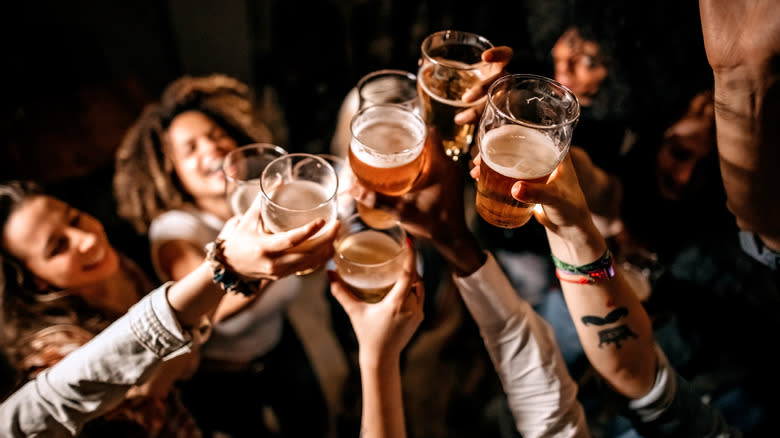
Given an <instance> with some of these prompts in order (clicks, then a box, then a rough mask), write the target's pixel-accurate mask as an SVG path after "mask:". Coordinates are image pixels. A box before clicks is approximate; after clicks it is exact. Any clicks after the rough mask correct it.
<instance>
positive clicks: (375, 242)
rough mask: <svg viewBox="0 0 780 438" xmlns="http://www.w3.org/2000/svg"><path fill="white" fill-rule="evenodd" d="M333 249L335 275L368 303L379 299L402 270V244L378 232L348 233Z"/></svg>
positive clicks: (366, 230) (388, 289)
mask: <svg viewBox="0 0 780 438" xmlns="http://www.w3.org/2000/svg"><path fill="white" fill-rule="evenodd" d="M335 248H336V255H335V257H334V258H333V261H334V262H335V264H336V270H337V272H338V273H339V276H341V278H342V280H344V282H345V283H346V284H347V286H348V288H349V290H350V291H351V292H352V293H353V294H355V296H357V297H358V298H360V299H362V300H364V301H367V302H369V303H376V302H378V301H381V300H382V298H384V297H385V295H387V293H388V292H389V291H390V289H391V288H392V287H393V285H394V284H395V282H396V280H398V277H399V276H400V274H401V271H402V269H403V257H401V255H402V254H403V243H402V242H399V241H398V240H396V239H394V238H393V237H391V236H390V235H388V234H385V233H383V232H381V231H375V230H371V229H365V230H363V231H358V232H356V233H354V234H349V235H347V236H346V237H343V238H341V239H340V240H338V241H337V242H336V244H335Z"/></svg>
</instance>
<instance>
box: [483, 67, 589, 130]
mask: <svg viewBox="0 0 780 438" xmlns="http://www.w3.org/2000/svg"><path fill="white" fill-rule="evenodd" d="M511 79H536V80H540V81H541V82H546V83H548V84H552V85H553V86H556V87H559V88H561V89H562V90H563V92H564V93H565V94H566V95H569V96H571V98H572V101H573V102H574V106H575V108H576V113H575V114H574V115H573V116H572V117H571V118H570V119H569V120H566V121H564V122H561V123H556V124H553V125H540V124H538V123H533V122H529V121H527V120H521V119H517V118H515V117H513V116H511V115H509V114H507V113H506V112H504V111H503V110H502V109H500V108H499V107H498V106H497V105H496V103H495V102H494V101H493V93H494V92H495V90H496V89H497V88H498V87H499V86H500V85H501V84H503V83H504V82H507V81H509V80H511ZM487 104H488V105H490V106H491V107H492V108H493V109H494V110H496V112H498V113H499V114H501V115H502V116H503V117H504V118H506V119H509V120H511V121H512V122H514V123H517V124H518V125H523V126H527V127H529V128H534V129H539V130H550V129H556V128H560V127H561V126H566V125H571V124H574V123H576V122H577V120H579V118H580V110H581V107H580V101H579V99H577V95H576V94H574V92H573V91H571V90H570V89H569V88H568V87H566V86H565V85H563V84H561V83H560V82H558V81H556V80H555V79H551V78H548V77H546V76H541V75H535V74H528V73H515V74H508V75H504V76H501V77H500V78H498V79H496V80H495V81H494V82H493V83H492V84H491V85H490V88H488V92H487Z"/></svg>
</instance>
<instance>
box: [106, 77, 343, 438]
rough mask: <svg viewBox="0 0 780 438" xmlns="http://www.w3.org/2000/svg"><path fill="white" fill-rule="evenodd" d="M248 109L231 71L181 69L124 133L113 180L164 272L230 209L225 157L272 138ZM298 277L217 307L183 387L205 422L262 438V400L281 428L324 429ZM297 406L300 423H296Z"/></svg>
mask: <svg viewBox="0 0 780 438" xmlns="http://www.w3.org/2000/svg"><path fill="white" fill-rule="evenodd" d="M254 107H255V104H254V101H253V96H252V93H251V92H250V89H249V88H248V87H247V86H246V85H245V84H243V83H241V82H239V81H237V80H235V79H233V78H230V77H227V76H224V75H211V76H206V77H190V76H185V77H182V78H180V79H178V80H176V81H174V82H173V83H171V84H170V85H169V86H168V87H167V88H166V89H165V90H164V92H163V94H162V97H161V99H160V101H159V102H157V103H155V104H152V105H149V106H148V107H147V108H146V109H145V110H144V112H143V114H142V115H141V116H140V118H139V119H138V120H137V121H136V123H135V124H134V125H133V126H132V127H131V129H130V130H129V131H128V133H127V134H126V136H125V138H124V139H123V141H122V144H121V145H120V147H119V149H118V151H117V158H116V174H115V178H114V191H115V196H116V199H117V201H118V205H119V214H120V215H121V216H122V217H124V218H125V219H127V220H128V221H130V222H131V223H132V224H134V226H135V227H136V229H137V230H138V232H140V233H148V235H149V240H150V247H151V252H152V254H151V257H152V263H153V265H154V267H155V270H156V271H157V274H158V275H159V276H160V278H161V279H162V280H178V279H180V278H182V277H183V276H185V275H187V274H188V273H189V272H191V271H192V270H193V269H195V268H196V267H197V266H198V265H199V263H200V261H201V260H202V259H203V255H204V249H203V248H204V245H205V244H206V243H208V242H210V241H212V240H214V238H215V237H216V236H217V234H218V233H219V230H220V229H221V228H222V226H223V224H224V223H225V221H226V220H228V219H229V218H230V217H231V216H232V212H231V209H230V205H229V203H228V201H227V199H226V196H225V180H224V176H223V174H222V162H223V160H224V158H225V156H226V155H227V154H228V153H229V152H230V151H232V150H234V149H236V148H237V147H239V146H242V145H246V144H250V143H256V142H270V140H271V138H270V130H269V129H268V128H266V127H265V126H264V125H263V124H262V123H261V122H260V121H259V120H258V117H257V114H256V112H255V110H254ZM309 262H311V260H303V261H302V262H301V263H304V264H305V263H309ZM301 270H303V269H301ZM305 281H306V279H304V278H303V277H297V276H291V277H287V278H284V279H280V280H277V281H274V282H273V283H272V284H271V285H270V286H269V287H268V288H267V291H266V293H265V298H264V299H263V300H256V298H254V297H244V296H240V295H235V294H232V295H226V296H225V298H224V299H223V300H222V302H221V303H220V305H219V306H218V308H217V310H216V312H215V313H214V315H213V318H212V319H213V322H214V330H213V333H212V336H211V338H210V339H209V341H208V342H207V343H206V344H205V345H204V346H203V350H202V357H203V361H202V363H201V366H200V369H199V371H198V372H197V374H196V375H195V376H194V378H193V379H192V380H191V381H190V382H188V384H187V385H186V387H185V392H184V395H185V402H186V403H187V404H188V406H190V408H191V409H192V410H193V412H194V413H195V414H196V416H197V418H198V419H199V421H200V424H201V425H202V426H203V427H204V428H205V429H206V430H221V431H224V432H227V433H229V434H231V435H232V436H234V437H240V436H252V437H258V436H265V435H264V433H267V431H268V425H267V424H266V423H267V422H266V421H264V418H263V415H261V414H260V412H262V410H263V409H264V408H265V409H270V411H271V412H272V413H273V415H274V416H275V418H276V423H277V425H278V429H279V430H280V432H281V433H282V434H283V435H285V436H310V437H317V436H324V435H325V434H326V430H327V428H328V410H327V406H326V403H325V398H324V394H323V392H322V389H321V387H320V383H319V382H318V379H317V377H316V375H315V374H314V369H313V365H312V363H311V361H310V359H309V357H308V356H307V353H306V351H305V350H304V348H303V345H302V343H301V340H300V339H299V338H298V336H297V334H296V332H295V330H294V329H293V326H292V325H291V324H290V322H289V320H288V319H287V316H286V315H285V310H286V308H287V306H288V304H289V303H290V302H291V301H292V300H293V299H294V298H295V296H296V295H297V294H298V293H299V291H300V290H301V288H302V287H304V283H305ZM214 400H220V402H219V403H214ZM300 412H306V413H307V421H300V416H299V414H300Z"/></svg>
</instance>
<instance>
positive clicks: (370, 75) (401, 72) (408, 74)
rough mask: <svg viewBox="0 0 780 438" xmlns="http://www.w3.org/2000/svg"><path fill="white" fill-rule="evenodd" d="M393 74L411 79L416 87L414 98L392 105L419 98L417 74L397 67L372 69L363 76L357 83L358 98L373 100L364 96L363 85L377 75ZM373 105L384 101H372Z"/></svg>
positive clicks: (403, 103)
mask: <svg viewBox="0 0 780 438" xmlns="http://www.w3.org/2000/svg"><path fill="white" fill-rule="evenodd" d="M391 75H392V76H398V77H403V78H406V79H408V80H409V81H411V82H413V83H414V84H415V85H414V88H415V90H414V92H415V93H414V97H413V98H410V99H407V100H405V101H403V102H398V103H391V104H390V105H405V104H407V103H409V102H413V101H414V100H416V99H418V97H417V75H416V74H414V73H412V72H409V71H406V70H397V69H391V68H385V69H381V70H374V71H372V72H370V73H367V74H366V75H364V76H363V77H361V78H360V79H359V80H358V81H357V84H356V85H355V89H356V90H357V94H358V99H364V100H366V101H368V102H372V101H371V99H368V98H366V97H365V96H363V93H362V88H363V86H364V85H365V84H366V83H367V82H368V81H370V80H372V79H374V78H377V77H380V76H391ZM372 105H382V103H372Z"/></svg>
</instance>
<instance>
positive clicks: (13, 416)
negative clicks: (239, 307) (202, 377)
mask: <svg viewBox="0 0 780 438" xmlns="http://www.w3.org/2000/svg"><path fill="white" fill-rule="evenodd" d="M171 284H172V283H167V284H165V285H163V286H161V287H159V288H157V289H156V290H154V291H153V292H151V293H150V294H148V295H146V296H145V297H144V298H143V299H142V300H141V301H139V302H138V303H136V304H135V305H134V306H133V307H132V308H131V309H130V310H129V311H128V312H127V314H125V315H124V316H122V317H121V318H120V319H118V320H116V321H115V322H114V323H113V324H111V325H110V326H109V327H107V328H106V329H105V330H103V331H102V332H101V333H100V334H98V335H97V336H95V337H94V338H93V339H92V340H90V341H89V342H88V343H86V344H84V345H83V346H82V347H81V348H79V349H78V350H76V351H74V352H73V353H71V354H69V355H68V356H66V357H65V358H64V359H63V360H62V361H60V362H59V363H57V364H56V365H55V366H53V367H51V368H49V369H47V370H45V371H43V372H41V373H40V374H39V375H38V376H37V377H36V378H35V379H34V380H31V381H29V382H27V384H25V385H24V386H23V387H21V388H20V389H19V390H17V391H16V392H15V393H13V394H12V395H11V396H10V397H8V399H6V400H5V401H4V402H3V403H2V404H0V436H1V437H4V438H6V437H8V438H10V437H69V436H74V435H76V434H78V433H79V431H80V430H81V428H82V427H83V426H84V424H85V423H86V422H87V421H89V420H91V419H93V418H96V417H98V416H100V415H101V414H103V413H105V412H107V411H109V410H110V409H112V408H113V407H115V406H116V405H117V404H118V403H120V402H121V401H122V400H123V399H124V396H125V393H126V392H127V390H128V389H129V388H130V387H131V386H133V385H138V384H142V383H143V382H144V381H145V380H146V379H148V378H149V376H150V375H151V374H152V372H153V371H154V370H155V368H156V367H157V366H158V365H160V364H161V363H162V362H163V361H165V360H166V359H171V358H174V357H176V356H179V355H181V354H185V353H188V352H190V351H191V347H192V346H193V345H194V344H197V343H199V342H200V341H202V335H201V333H203V331H200V330H196V331H193V332H187V331H184V330H183V329H182V328H181V327H180V325H179V323H178V322H177V320H176V317H175V316H174V313H173V309H171V307H170V305H169V304H168V299H167V292H168V288H169V286H170V285H171ZM202 327H203V326H201V329H202Z"/></svg>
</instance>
